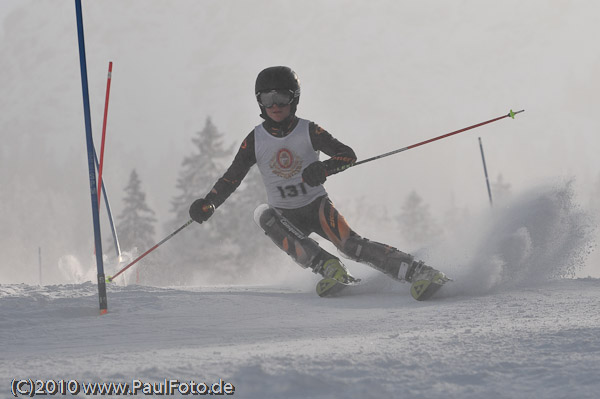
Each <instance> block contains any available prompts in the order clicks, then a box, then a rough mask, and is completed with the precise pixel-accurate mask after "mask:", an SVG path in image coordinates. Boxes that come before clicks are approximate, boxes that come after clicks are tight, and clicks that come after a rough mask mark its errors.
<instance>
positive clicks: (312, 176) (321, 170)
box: [302, 161, 327, 187]
mask: <svg viewBox="0 0 600 399" xmlns="http://www.w3.org/2000/svg"><path fill="white" fill-rule="evenodd" d="M302 180H304V182H305V183H306V184H308V185H309V186H311V187H316V186H318V185H320V184H323V183H325V180H327V168H325V164H323V162H319V161H316V162H313V163H311V164H310V165H308V166H307V167H306V168H305V169H304V172H302Z"/></svg>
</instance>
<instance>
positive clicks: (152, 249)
mask: <svg viewBox="0 0 600 399" xmlns="http://www.w3.org/2000/svg"><path fill="white" fill-rule="evenodd" d="M193 222H194V221H193V220H192V219H190V220H188V221H187V222H185V224H184V225H183V226H181V227H180V228H178V229H177V230H175V231H174V232H172V233H171V234H169V235H168V236H167V237H165V238H164V239H163V240H162V241H161V242H159V243H158V244H156V245H155V246H153V247H152V248H150V249H149V250H147V251H146V252H144V253H143V254H141V255H140V256H138V257H137V258H136V259H135V260H134V261H133V262H131V263H130V264H128V265H127V266H125V267H124V268H122V269H121V270H119V272H118V273H117V274H115V275H114V276H107V278H106V282H107V283H110V282H112V281H113V280H114V279H115V277H117V276H119V275H120V274H121V273H123V272H124V271H125V270H127V269H129V268H130V267H131V266H133V265H135V264H136V263H137V262H138V261H139V260H141V259H142V258H143V257H144V256H146V255H148V254H149V253H150V252H152V251H154V250H155V249H156V248H158V247H160V246H161V245H162V244H164V243H165V242H166V241H168V240H170V239H171V238H173V236H174V235H175V234H177V233H179V232H180V231H181V230H183V229H185V228H186V227H188V226H189V225H190V224H192V223H193Z"/></svg>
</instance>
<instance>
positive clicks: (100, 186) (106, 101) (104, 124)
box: [98, 61, 113, 204]
mask: <svg viewBox="0 0 600 399" xmlns="http://www.w3.org/2000/svg"><path fill="white" fill-rule="evenodd" d="M112 65H113V63H112V61H109V63H108V78H107V79H106V98H105V100H104V120H103V122H102V144H101V145H100V166H98V204H100V198H101V195H100V194H101V193H102V167H103V166H104V142H105V141H106V121H107V119H108V99H109V97H110V80H111V77H112Z"/></svg>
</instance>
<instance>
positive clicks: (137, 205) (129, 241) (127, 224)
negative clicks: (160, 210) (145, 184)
mask: <svg viewBox="0 0 600 399" xmlns="http://www.w3.org/2000/svg"><path fill="white" fill-rule="evenodd" d="M125 194H126V195H125V198H123V202H124V204H125V208H123V211H122V212H121V214H120V215H119V216H118V222H117V229H118V230H117V231H118V232H119V243H120V245H121V247H122V248H123V249H125V250H127V249H131V248H134V247H137V248H138V249H142V248H150V247H151V246H152V245H154V244H155V242H154V240H155V238H154V233H155V231H154V225H155V224H156V218H155V217H154V211H153V210H152V209H150V207H149V206H148V204H147V203H146V194H145V193H144V192H143V191H142V188H141V181H140V178H139V176H138V174H137V172H136V170H135V169H133V170H132V171H131V174H130V175H129V182H128V183H127V186H126V187H125Z"/></svg>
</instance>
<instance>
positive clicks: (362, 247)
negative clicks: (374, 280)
mask: <svg viewBox="0 0 600 399" xmlns="http://www.w3.org/2000/svg"><path fill="white" fill-rule="evenodd" d="M341 251H342V252H343V253H344V255H346V256H347V257H349V258H350V259H353V260H355V261H357V262H362V263H367V264H369V265H370V266H372V267H374V268H375V269H377V270H380V271H382V272H384V273H386V274H389V275H391V276H392V277H395V278H399V279H404V276H405V274H406V270H407V269H408V267H409V266H410V265H411V264H412V262H413V261H414V257H413V256H411V255H409V254H407V253H404V252H402V251H399V250H398V249H396V248H394V247H390V246H389V245H385V244H381V243H379V242H375V241H370V240H368V239H366V238H363V237H361V236H359V235H353V236H352V237H349V238H348V239H347V240H346V242H345V243H344V248H343V249H342V250H341Z"/></svg>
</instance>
